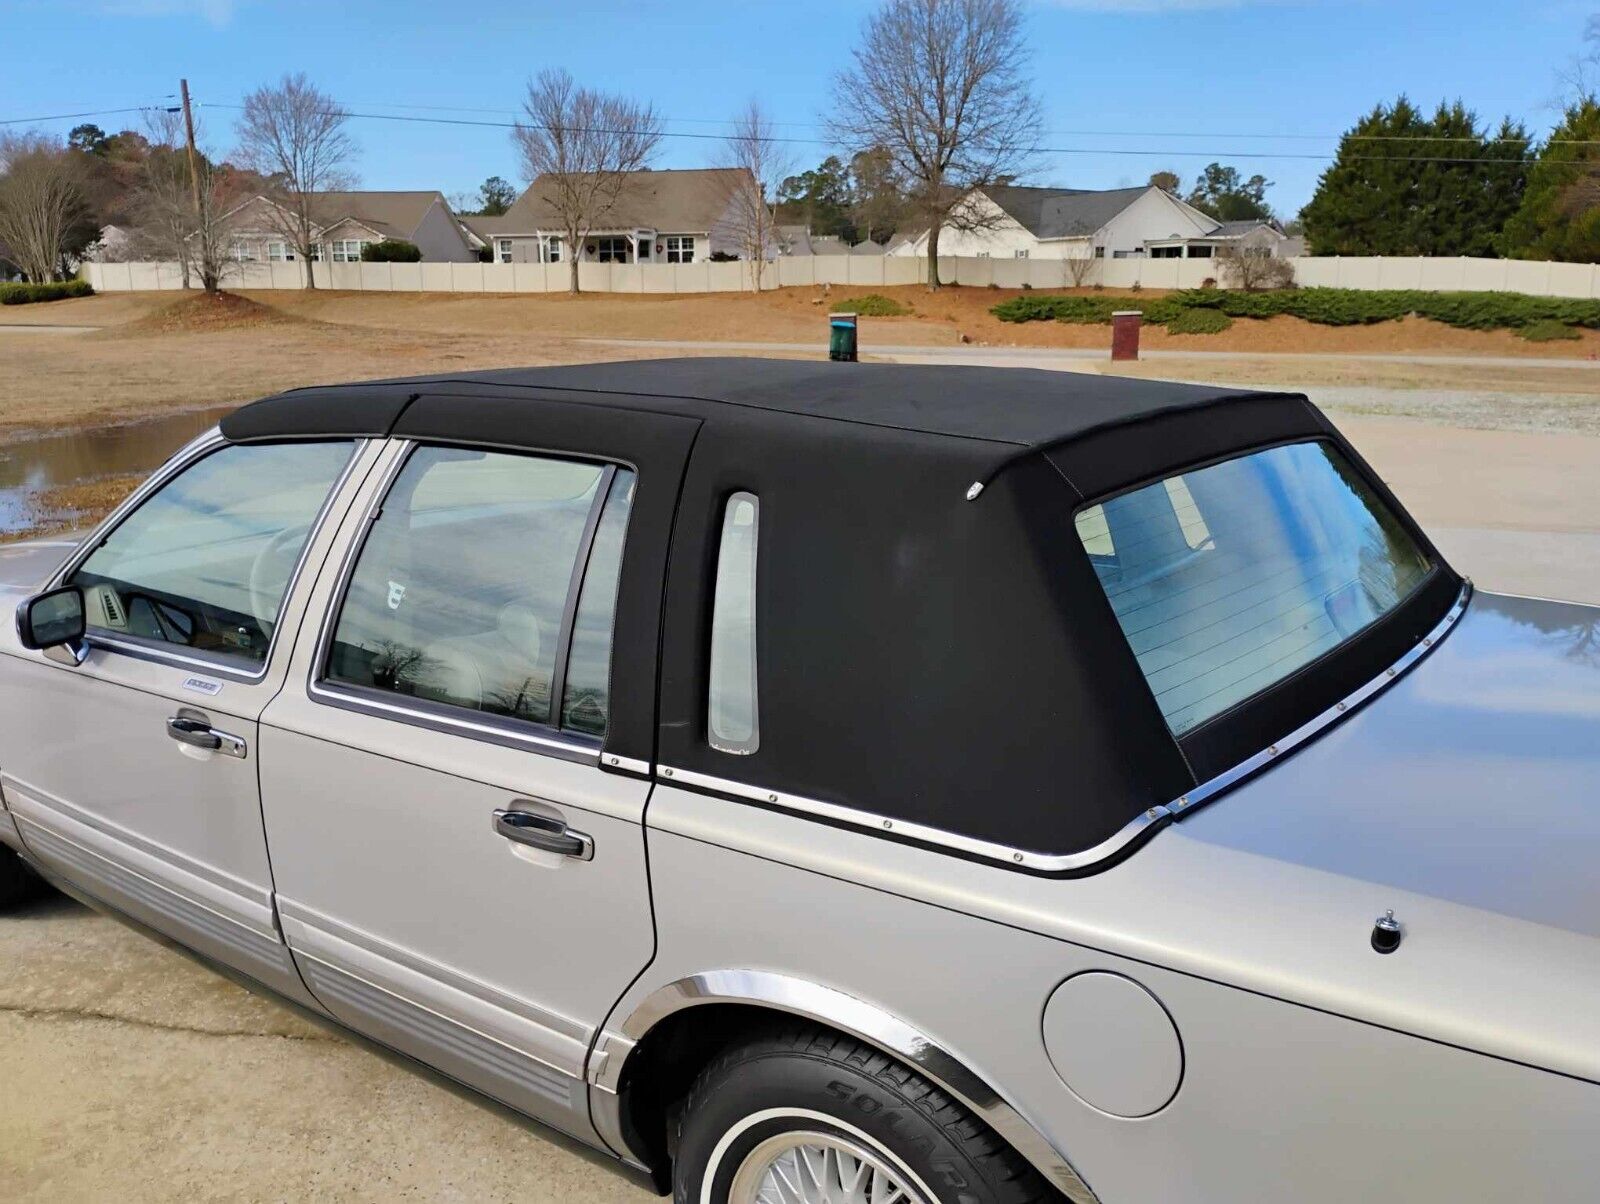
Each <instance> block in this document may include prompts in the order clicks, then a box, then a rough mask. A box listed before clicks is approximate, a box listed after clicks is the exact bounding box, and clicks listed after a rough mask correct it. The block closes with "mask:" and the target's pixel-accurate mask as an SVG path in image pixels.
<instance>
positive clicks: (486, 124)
mask: <svg viewBox="0 0 1600 1204" xmlns="http://www.w3.org/2000/svg"><path fill="white" fill-rule="evenodd" d="M202 107H203V108H212V109H234V110H239V109H243V108H244V106H243V105H237V104H223V103H207V104H204V105H203V106H202ZM340 111H341V112H342V113H343V114H344V116H346V117H349V118H352V119H354V120H364V121H399V122H412V123H416V124H423V125H449V126H467V127H471V128H478V129H506V130H515V129H528V128H534V129H540V128H545V127H542V126H539V125H538V124H537V123H534V122H526V121H484V120H479V119H476V118H467V117H419V116H415V115H412V114H406V113H359V112H355V111H353V110H350V109H344V110H340ZM573 132H575V133H595V134H624V133H638V132H639V131H637V130H622V129H606V128H601V127H595V128H593V129H586V130H574V131H573ZM661 136H662V137H663V138H681V139H689V140H693V141H704V142H722V141H724V140H725V136H724V135H722V134H697V133H689V132H685V131H682V130H664V131H662V134H661ZM759 141H761V142H771V143H778V142H781V143H787V144H790V145H797V146H798V145H806V146H827V147H831V146H833V145H834V143H832V142H830V141H828V140H826V139H822V138H789V137H778V136H768V137H765V138H761V139H759ZM1034 150H1035V152H1036V153H1038V154H1042V155H1132V156H1138V157H1144V158H1160V159H1176V158H1195V159H1245V160H1249V159H1294V160H1309V161H1312V162H1319V163H1320V162H1326V161H1327V160H1329V159H1332V158H1333V157H1334V156H1332V155H1328V154H1318V153H1312V152H1304V151H1216V150H1207V151H1198V150H1146V149H1143V148H1137V147H1104V146H1040V147H1035V148H1034ZM1345 161H1346V162H1368V163H1442V164H1452V163H1453V164H1465V165H1472V166H1496V165H1501V166H1524V167H1525V166H1528V164H1529V163H1530V162H1531V160H1528V159H1507V158H1495V159H1490V158H1481V157H1466V156H1449V155H1348V156H1345Z"/></svg>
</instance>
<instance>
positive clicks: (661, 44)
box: [0, 0, 1600, 215]
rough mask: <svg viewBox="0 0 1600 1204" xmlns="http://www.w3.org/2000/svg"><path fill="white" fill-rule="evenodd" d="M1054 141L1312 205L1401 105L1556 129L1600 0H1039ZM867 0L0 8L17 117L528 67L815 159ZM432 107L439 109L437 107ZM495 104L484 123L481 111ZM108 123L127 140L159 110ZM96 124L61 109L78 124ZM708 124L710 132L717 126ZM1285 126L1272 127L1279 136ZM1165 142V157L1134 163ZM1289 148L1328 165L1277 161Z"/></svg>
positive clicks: (704, 129) (418, 135) (456, 144)
mask: <svg viewBox="0 0 1600 1204" xmlns="http://www.w3.org/2000/svg"><path fill="white" fill-rule="evenodd" d="M1025 4H1026V7H1027V10H1028V18H1029V25H1030V42H1031V44H1032V46H1033V48H1034V52H1033V64H1032V69H1033V73H1034V76H1035V78H1036V80H1037V84H1038V89H1039V92H1040V95H1041V97H1042V98H1043V101H1044V113H1045V122H1044V124H1045V127H1046V129H1047V130H1048V131H1049V133H1048V135H1047V137H1046V138H1045V143H1046V145H1048V146H1050V147H1053V148H1061V150H1062V151H1066V150H1068V149H1070V150H1074V151H1083V152H1087V153H1052V154H1046V155H1043V156H1041V158H1040V160H1039V161H1038V163H1037V166H1036V170H1035V171H1034V172H1033V173H1032V175H1031V177H1030V182H1033V183H1040V184H1057V185H1067V186H1074V187H1085V188H1100V187H1115V186H1119V185H1126V184H1134V183H1142V182H1143V181H1144V180H1145V179H1147V178H1148V176H1149V174H1150V172H1151V171H1153V170H1156V169H1157V168H1162V167H1171V168H1172V169H1173V170H1176V171H1177V172H1179V174H1180V175H1182V176H1183V177H1184V179H1185V181H1186V182H1187V181H1188V180H1190V179H1191V178H1192V177H1193V176H1194V175H1196V174H1197V173H1198V171H1199V169H1200V168H1201V167H1203V166H1204V165H1205V164H1206V163H1207V162H1208V161H1210V160H1211V159H1219V160H1221V161H1223V162H1228V163H1233V164H1236V165H1238V166H1239V167H1240V168H1241V169H1243V170H1244V171H1245V172H1246V174H1250V173H1253V172H1256V171H1260V172H1262V173H1263V174H1264V175H1266V176H1267V177H1268V178H1269V179H1271V180H1273V181H1275V187H1274V188H1273V189H1272V190H1271V191H1270V192H1269V194H1268V199H1269V200H1270V201H1271V202H1272V203H1273V204H1274V206H1275V207H1276V208H1277V210H1278V211H1279V212H1280V213H1283V214H1285V215H1292V214H1293V213H1294V212H1295V211H1296V210H1298V209H1299V207H1300V206H1301V205H1302V204H1304V203H1305V201H1306V200H1308V199H1309V198H1310V196H1311V193H1312V191H1313V189H1314V187H1315V184H1316V178H1317V175H1318V173H1319V172H1320V171H1321V169H1322V167H1323V166H1324V165H1325V162H1326V159H1325V156H1327V155H1328V154H1330V153H1331V151H1332V149H1333V145H1334V142H1333V139H1332V138H1331V137H1328V136H1329V135H1337V133H1338V132H1339V131H1340V130H1343V129H1345V128H1346V127H1347V126H1349V125H1350V124H1351V122H1352V121H1353V120H1354V119H1355V118H1356V117H1357V116H1358V115H1359V114H1360V113H1361V112H1363V111H1365V110H1366V109H1368V108H1370V107H1371V105H1372V104H1373V103H1374V102H1375V101H1378V100H1380V99H1387V98H1392V97H1394V96H1395V95H1396V94H1397V93H1399V92H1401V91H1405V92H1407V93H1409V94H1410V95H1411V96H1412V98H1413V99H1414V100H1417V101H1419V102H1422V103H1425V104H1428V105H1431V104H1433V103H1435V102H1437V101H1438V100H1439V99H1440V98H1443V97H1449V98H1452V99H1453V98H1456V97H1460V98H1461V99H1463V100H1465V101H1466V103H1467V104H1468V105H1469V106H1471V107H1473V108H1475V109H1477V110H1478V111H1479V112H1480V113H1481V114H1484V115H1486V116H1490V117H1492V118H1494V119H1496V120H1498V118H1499V117H1500V116H1501V115H1502V114H1504V113H1511V114H1513V115H1514V116H1517V117H1520V118H1523V119H1525V120H1527V121H1528V122H1529V124H1530V125H1531V126H1533V127H1534V128H1535V129H1536V130H1538V131H1545V130H1547V129H1548V128H1549V126H1550V125H1551V124H1552V123H1553V120H1554V111H1553V109H1552V103H1551V102H1552V98H1553V97H1554V96H1555V95H1556V93H1557V83H1556V70H1557V68H1558V67H1559V66H1560V65H1561V64H1562V63H1564V62H1565V61H1567V60H1569V59H1570V58H1571V56H1572V55H1573V54H1574V53H1575V52H1576V50H1577V48H1578V44H1579V40H1580V35H1581V33H1582V30H1583V26H1584V21H1585V19H1586V17H1587V16H1588V14H1589V13H1590V12H1591V11H1596V10H1600V0H1546V2H1540V0H1524V2H1523V3H1521V4H1518V5H1507V4H1505V3H1504V0H1025ZM871 7H872V3H871V0H819V2H814V3H812V4H810V5H796V4H793V3H785V4H775V3H767V2H766V0H743V3H739V4H730V3H728V2H727V0H716V2H710V0H675V2H674V3H672V4H661V3H645V2H644V0H631V2H626V0H585V2H584V3H572V2H570V0H569V2H567V3H549V2H547V0H519V2H507V3H502V2H500V0H474V2H473V3H472V4H470V5H468V6H467V8H466V9H465V10H461V9H457V8H456V7H455V5H454V4H452V3H450V2H449V0H387V2H383V3H378V2H374V0H359V2H356V3H339V2H337V0H318V2H316V3H312V2H310V0H280V2H276V3H273V2H269V0H0V45H6V46H10V47H13V48H15V47H49V48H50V51H49V53H47V54H38V55H19V54H17V53H15V52H14V51H13V53H12V54H10V55H8V56H6V57H7V62H6V64H5V68H4V70H3V71H0V121H9V120H14V119H16V118H32V117H36V116H43V115H47V114H56V113H71V112H77V111H80V110H86V109H120V108H124V107H129V106H138V105H146V104H151V103H162V102H163V101H164V98H166V97H167V96H169V95H170V94H172V93H174V92H176V90H177V81H178V78H179V77H180V76H187V77H188V79H189V83H190V88H191V89H192V91H193V93H194V96H195V98H196V99H197V100H198V101H199V102H201V103H202V105H204V106H206V107H204V108H203V109H202V117H203V120H204V123H205V127H206V129H205V138H206V141H207V142H208V143H209V144H210V145H211V146H212V147H213V148H214V149H216V150H219V151H222V152H226V151H227V150H228V149H229V147H230V146H231V145H232V141H233V131H232V123H233V118H234V115H235V114H234V111H233V110H231V109H229V108H226V107H223V106H226V105H230V104H237V102H238V101H239V98H240V97H241V96H242V95H243V94H244V93H245V92H246V91H247V90H249V89H250V88H252V87H254V86H255V85H257V84H259V83H262V82H264V81H268V80H272V79H276V78H277V77H278V76H280V75H282V74H283V73H284V72H285V71H294V70H303V71H305V72H307V73H308V74H309V75H310V76H311V77H312V78H313V79H314V80H315V81H316V82H317V83H318V84H319V85H321V86H322V87H323V88H324V89H325V90H327V91H329V92H331V93H333V94H334V95H335V96H337V97H338V98H339V99H340V100H342V101H343V102H344V103H345V104H346V105H347V106H349V107H350V108H351V109H353V110H355V111H358V112H367V113H388V114H409V115H413V116H432V117H458V118H461V119H465V120H479V121H497V120H507V119H509V117H510V116H512V115H513V114H514V113H515V111H516V108H517V105H518V104H519V101H520V97H521V95H522V92H523V89H524V87H525V83H526V80H527V78H528V76H529V75H531V74H533V73H535V72H537V71H538V70H540V69H541V68H543V67H546V66H565V67H567V68H568V69H569V70H570V71H572V73H573V74H574V75H575V76H577V77H578V78H579V80H580V81H582V82H584V83H588V84H592V85H594V86H598V87H603V88H607V89H613V90H620V91H626V92H629V93H631V94H634V95H636V96H638V97H641V98H646V99H649V100H651V101H653V102H654V103H655V104H656V106H657V108H658V110H659V111H660V112H661V113H662V114H663V115H664V116H665V117H666V118H668V129H669V130H670V131H673V132H674V133H678V134H685V135H688V134H694V135H700V136H701V137H694V138H691V137H673V138H668V139H667V140H666V141H665V143H664V145H663V149H662V152H661V155H660V157H659V159H658V162H657V165H658V166H662V167H694V166H700V165H703V164H705V163H707V162H711V161H713V160H714V158H715V156H716V154H717V151H718V144H717V142H716V139H715V136H716V135H718V134H719V133H721V132H722V131H723V130H724V129H725V126H724V125H723V124H722V123H723V122H725V121H726V119H727V118H728V117H729V116H730V115H731V114H732V113H733V112H734V111H735V110H736V109H738V108H739V107H740V106H742V104H743V103H744V102H745V101H746V100H747V99H748V98H750V97H751V96H755V97H758V98H760V99H761V101H762V102H763V103H764V104H765V105H766V106H767V108H768V110H769V111H770V112H771V114H772V115H773V117H774V119H775V120H776V121H778V122H779V123H781V130H780V132H781V133H783V134H785V135H787V136H790V137H793V138H795V139H797V141H796V142H795V143H794V144H793V145H791V146H790V147H789V151H790V153H791V154H792V155H793V157H794V159H795V162H796V163H797V164H798V165H799V166H802V167H803V166H809V165H811V164H814V163H815V162H816V161H817V160H819V159H821V158H822V157H823V156H824V155H825V154H827V153H828V148H827V147H826V146H823V145H814V144H812V143H811V142H809V141H806V140H811V139H820V137H821V133H820V131H819V130H818V128H817V124H816V123H817V120H818V116H819V114H820V113H821V112H822V111H823V109H824V107H825V106H826V104H827V103H828V99H829V90H830V81H831V79H832V76H833V74H834V73H835V72H836V71H837V70H838V69H839V68H840V67H842V66H844V65H845V64H846V63H847V61H848V58H849V53H850V46H851V42H852V39H853V37H854V35H855V33H856V30H857V29H858V27H859V25H860V22H861V19H862V17H863V16H864V15H865V14H866V13H868V12H869V11H870V10H871ZM421 106H429V107H421ZM480 110H482V111H480ZM91 120H94V121H96V122H97V123H98V124H99V125H101V126H103V127H104V128H106V129H107V130H115V129H117V128H120V127H121V125H122V124H129V125H137V122H138V115H137V114H135V113H128V114H120V115H119V114H110V115H107V116H104V117H96V118H92V119H91ZM73 124H75V122H74V121H71V120H64V121H57V122H52V123H49V127H50V128H54V129H57V130H59V131H60V132H61V133H63V134H64V133H65V132H66V130H67V129H68V128H70V126H71V125H73ZM352 130H353V133H354V134H355V136H356V138H357V140H358V141H359V143H360V146H361V159H360V162H359V164H358V166H357V170H358V172H359V175H360V179H361V183H362V185H363V186H364V187H368V188H435V187H436V188H440V189H442V190H443V191H445V192H447V193H449V192H456V191H470V190H472V189H474V188H475V187H476V185H477V184H478V182H479V181H481V180H482V179H483V178H484V177H485V176H488V175H495V174H498V175H503V176H505V177H507V178H508V179H511V180H513V181H514V182H517V183H519V184H520V183H522V181H521V180H520V178H519V174H518V168H517V162H516V157H515V155H514V154H513V153H512V150H511V146H510V142H509V138H508V136H507V131H505V130H503V129H492V128H473V127H470V126H444V125H427V124H420V123H411V122H393V121H379V120H360V121H356V122H354V123H353V126H352ZM705 135H712V136H713V137H712V138H710V139H707V138H705V137H704V136H705ZM1268 135H1270V137H1269V136H1268ZM1131 151H1139V152H1157V153H1155V154H1149V153H1140V154H1130V153H1113V152H1131ZM1268 155H1287V156H1314V157H1313V158H1270V157H1266V156H1268Z"/></svg>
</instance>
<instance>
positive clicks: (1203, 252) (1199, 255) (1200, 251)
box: [1189, 243, 1217, 259]
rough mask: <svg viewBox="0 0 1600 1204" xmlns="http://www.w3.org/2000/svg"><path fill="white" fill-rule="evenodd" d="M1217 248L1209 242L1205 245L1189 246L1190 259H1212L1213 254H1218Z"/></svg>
mask: <svg viewBox="0 0 1600 1204" xmlns="http://www.w3.org/2000/svg"><path fill="white" fill-rule="evenodd" d="M1216 250H1217V249H1216V248H1215V247H1213V246H1211V245H1210V244H1209V243H1207V244H1206V245H1205V246H1199V247H1190V248H1189V258H1190V259H1210V258H1211V257H1212V256H1213V255H1215V254H1216Z"/></svg>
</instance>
